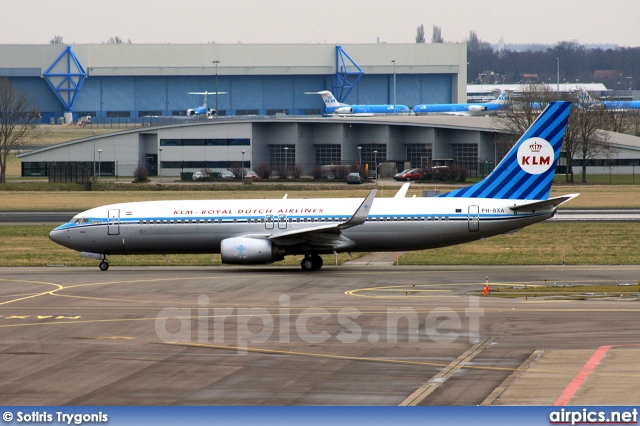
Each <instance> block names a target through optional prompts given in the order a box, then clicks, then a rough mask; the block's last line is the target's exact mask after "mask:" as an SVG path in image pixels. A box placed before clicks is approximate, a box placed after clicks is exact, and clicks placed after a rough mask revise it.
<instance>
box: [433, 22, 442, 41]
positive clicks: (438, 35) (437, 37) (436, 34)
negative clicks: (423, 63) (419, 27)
mask: <svg viewBox="0 0 640 426" xmlns="http://www.w3.org/2000/svg"><path fill="white" fill-rule="evenodd" d="M431 43H444V40H443V39H442V28H440V27H438V26H437V25H434V26H433V33H432V34H431Z"/></svg>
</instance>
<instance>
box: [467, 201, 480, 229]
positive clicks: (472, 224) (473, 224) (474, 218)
mask: <svg viewBox="0 0 640 426" xmlns="http://www.w3.org/2000/svg"><path fill="white" fill-rule="evenodd" d="M479 230H480V207H478V206H469V231H472V232H476V231H479Z"/></svg>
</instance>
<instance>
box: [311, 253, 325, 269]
mask: <svg viewBox="0 0 640 426" xmlns="http://www.w3.org/2000/svg"><path fill="white" fill-rule="evenodd" d="M311 258H312V259H313V270H316V269H320V268H322V265H323V264H324V261H323V260H322V258H321V257H320V256H318V255H317V254H314V255H312V256H311Z"/></svg>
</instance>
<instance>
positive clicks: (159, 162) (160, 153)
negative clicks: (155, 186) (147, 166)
mask: <svg viewBox="0 0 640 426" xmlns="http://www.w3.org/2000/svg"><path fill="white" fill-rule="evenodd" d="M158 154H159V155H160V158H158V166H160V183H162V147H160V148H158Z"/></svg>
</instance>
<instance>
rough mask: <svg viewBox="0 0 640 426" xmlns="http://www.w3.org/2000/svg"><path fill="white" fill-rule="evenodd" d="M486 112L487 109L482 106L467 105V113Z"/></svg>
mask: <svg viewBox="0 0 640 426" xmlns="http://www.w3.org/2000/svg"><path fill="white" fill-rule="evenodd" d="M486 110H487V107H486V106H484V105H469V111H471V112H481V111H486Z"/></svg>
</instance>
